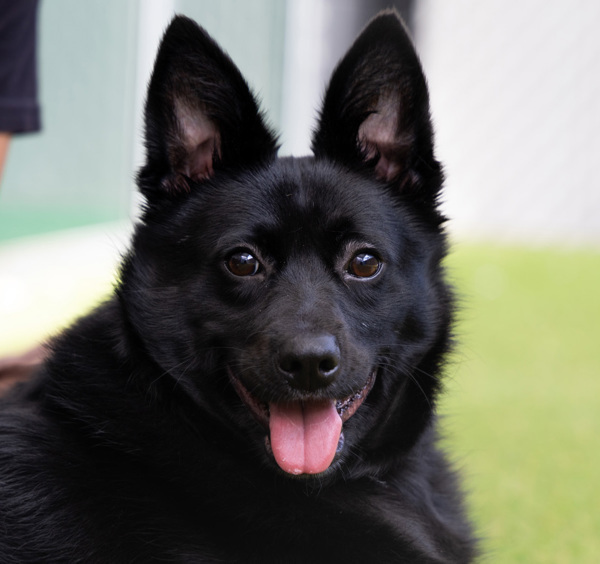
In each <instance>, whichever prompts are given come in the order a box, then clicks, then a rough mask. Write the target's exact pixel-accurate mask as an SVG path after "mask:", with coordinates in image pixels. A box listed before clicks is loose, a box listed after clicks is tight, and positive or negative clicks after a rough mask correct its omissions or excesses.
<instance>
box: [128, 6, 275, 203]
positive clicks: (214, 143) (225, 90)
mask: <svg viewBox="0 0 600 564" xmlns="http://www.w3.org/2000/svg"><path fill="white" fill-rule="evenodd" d="M145 136H146V164H145V165H144V167H143V168H142V169H141V170H140V173H139V175H138V184H139V186H140V190H141V191H142V193H143V194H144V195H145V196H146V197H147V199H148V200H149V201H150V202H152V201H153V200H155V199H157V198H159V199H160V197H164V196H166V197H178V196H180V195H182V194H186V193H188V192H190V191H191V190H192V189H193V188H195V187H198V186H199V185H201V184H202V183H203V182H204V181H206V180H208V179H209V178H211V177H212V176H214V175H215V174H218V170H219V169H223V168H229V169H231V168H236V167H237V168H242V167H248V166H251V165H253V164H255V163H257V162H263V161H265V160H268V159H270V158H272V157H273V156H274V155H275V153H276V150H277V142H276V138H275V136H274V134H273V133H272V132H271V131H270V129H269V128H268V127H267V126H266V125H265V122H264V120H263V117H262V114H261V112H260V111H259V108H258V104H257V102H256V100H255V98H254V96H253V95H252V93H251V91H250V88H249V87H248V85H247V83H246V81H245V80H244V78H243V76H242V74H241V73H240V71H239V69H238V68H237V67H236V66H235V64H234V63H233V62H232V60H231V59H230V58H229V56H228V55H227V54H226V53H225V52H224V51H223V50H222V49H221V48H220V47H219V46H218V45H217V43H216V42H215V41H214V40H213V39H212V38H211V37H210V36H209V35H208V33H206V31H205V30H204V29H202V28H201V27H200V26H198V25H197V24H196V23H195V22H194V21H193V20H191V19H189V18H186V17H184V16H176V17H175V18H174V19H173V21H172V22H171V24H170V25H169V27H168V28H167V30H166V31H165V34H164V37H163V39H162V42H161V45H160V47H159V50H158V54H157V56H156V62H155V64H154V70H153V72H152V78H151V79H150V84H149V86H148V97H147V100H146V108H145ZM157 201H159V200H157Z"/></svg>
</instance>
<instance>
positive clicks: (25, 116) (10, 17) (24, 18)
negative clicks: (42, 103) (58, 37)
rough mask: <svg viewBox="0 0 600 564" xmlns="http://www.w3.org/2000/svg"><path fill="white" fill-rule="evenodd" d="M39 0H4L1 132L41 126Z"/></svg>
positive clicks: (0, 10) (0, 6)
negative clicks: (38, 51) (37, 44)
mask: <svg viewBox="0 0 600 564" xmlns="http://www.w3.org/2000/svg"><path fill="white" fill-rule="evenodd" d="M37 8H38V0H0V132H10V133H23V132H27V131H37V130H39V129H40V108H39V103H38V92H37V91H38V88H37V60H36V38H37Z"/></svg>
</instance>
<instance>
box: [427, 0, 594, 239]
mask: <svg viewBox="0 0 600 564" xmlns="http://www.w3.org/2000/svg"><path fill="white" fill-rule="evenodd" d="M418 7H419V8H418V12H417V15H416V28H417V29H416V36H417V42H418V46H419V50H420V53H421V57H422V60H423V64H424V66H425V69H426V72H427V74H428V79H429V84H430V90H431V100H432V108H433V114H434V119H435V125H436V130H437V140H438V147H439V150H438V155H439V157H440V158H441V159H442V160H443V161H444V163H445V166H446V172H447V183H446V200H447V201H446V209H447V213H448V215H449V216H450V217H451V218H452V220H453V221H452V223H451V228H452V230H453V231H454V232H455V233H456V234H458V235H460V236H470V237H473V236H474V237H481V238H493V239H502V240H517V241H525V242H529V243H555V242H558V243H564V244H582V243H583V244H589V243H592V244H594V245H598V244H600V134H599V132H600V32H599V28H600V2H592V1H589V0H572V1H570V2H544V1H543V0H520V1H517V0H508V1H507V0H486V1H485V2H478V1H476V0H454V1H452V2H448V1H447V0H420V2H419V3H418Z"/></svg>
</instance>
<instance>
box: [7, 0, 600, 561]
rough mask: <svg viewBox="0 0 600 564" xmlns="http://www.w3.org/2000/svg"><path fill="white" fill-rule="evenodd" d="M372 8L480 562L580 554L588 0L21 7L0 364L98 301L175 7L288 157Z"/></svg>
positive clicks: (597, 308)
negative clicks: (430, 139) (440, 167)
mask: <svg viewBox="0 0 600 564" xmlns="http://www.w3.org/2000/svg"><path fill="white" fill-rule="evenodd" d="M388 6H395V7H396V8H397V9H398V10H399V11H400V12H401V13H402V14H403V16H404V18H405V20H406V22H407V24H408V26H409V28H410V30H411V32H412V34H413V37H414V39H415V43H416V45H417V49H418V51H419V53H420V55H421V59H422V62H423V66H424V68H425V72H426V75H427V77H428V80H429V85H430V94H431V106H432V113H433V118H434V124H435V129H436V133H437V143H438V151H437V152H438V157H439V158H440V160H442V162H443V163H444V165H445V169H446V173H447V182H446V189H445V199H444V203H443V205H444V208H445V210H446V212H447V214H448V215H449V217H450V218H451V221H450V222H449V224H448V228H449V232H450V234H451V237H452V240H453V241H454V251H453V252H452V253H451V255H450V257H449V259H448V270H449V273H450V276H451V278H452V279H453V280H454V282H455V285H456V287H457V291H458V294H459V296H460V299H461V302H462V310H461V315H460V320H459V326H458V336H459V346H458V347H457V351H456V353H455V356H454V359H453V362H452V363H451V365H450V366H449V367H448V370H447V372H448V374H447V381H448V390H447V392H448V393H447V394H446V397H445V399H444V401H443V403H442V405H441V408H440V411H441V413H442V415H443V417H444V421H445V426H446V427H445V428H446V430H447V433H446V435H447V436H446V438H445V439H444V440H445V444H446V446H447V447H448V450H449V451H450V452H451V453H452V456H453V458H454V459H455V461H456V463H457V465H458V466H460V467H464V472H463V474H464V477H465V485H466V489H467V490H468V494H469V503H470V507H471V512H472V514H473V517H474V520H475V522H476V525H477V528H478V530H479V533H480V534H481V536H482V537H483V539H484V541H483V546H484V549H485V552H486V554H487V556H486V559H484V561H489V562H507V563H514V562H523V563H525V562H526V563H542V562H548V563H549V562H553V563H574V562H577V563H582V562H583V563H587V562H589V563H592V562H594V563H595V562H598V561H599V560H598V559H599V558H600V556H599V555H600V535H599V534H598V531H600V488H599V487H598V485H597V484H598V478H597V473H598V471H597V469H598V467H600V448H599V447H600V442H599V441H598V436H600V377H599V376H600V326H599V325H600V324H599V321H598V320H599V319H600V218H599V216H600V166H599V160H600V135H599V131H600V34H599V33H598V29H599V26H600V3H597V2H590V1H586V0H573V1H571V2H551V3H549V2H544V1H543V0H520V1H518V2H517V1H516V0H508V1H507V0H488V1H486V2H477V1H476V0H455V1H454V2H444V1H443V0H407V1H402V2H383V1H382V2H379V1H376V0H251V1H248V0H219V1H216V0H127V1H125V2H123V1H122V0H86V2H81V1H79V0H42V2H41V4H40V9H39V14H38V71H39V86H40V90H39V99H40V104H41V110H42V129H41V131H40V132H39V133H34V134H28V135H15V136H13V138H12V140H11V143H10V148H9V152H8V157H7V162H6V165H5V169H4V172H3V175H2V179H1V185H0V356H7V355H11V354H15V353H18V352H20V351H23V350H26V349H28V348H29V347H32V346H33V345H35V344H36V343H38V342H40V341H42V340H44V339H46V338H47V337H48V336H50V335H52V334H53V333H55V332H56V331H58V330H60V328H61V327H62V326H64V325H65V324H66V323H68V322H69V321H70V320H72V319H73V317H75V316H77V315H80V314H82V313H84V312H85V311H87V310H88V309H90V308H91V307H93V305H94V304H96V303H98V302H99V301H100V300H101V299H102V298H103V297H104V296H105V295H106V294H107V293H108V292H109V291H110V289H111V286H112V284H113V283H114V280H115V267H116V264H117V263H118V260H119V257H120V255H121V253H122V252H123V249H124V248H125V247H126V245H127V242H128V238H129V234H130V232H131V226H132V222H133V221H134V220H135V217H136V214H137V210H138V206H139V201H138V198H137V196H136V194H135V186H134V176H135V172H136V169H137V168H138V166H139V165H140V164H141V162H142V159H143V149H142V140H141V130H142V124H141V112H142V107H143V102H144V96H145V88H146V85H147V81H148V78H149V74H150V71H151V67H152V64H153V59H154V56H155V52H156V47H157V44H158V41H159V39H160V36H161V34H162V32H163V30H164V28H165V26H166V25H167V23H168V21H169V20H170V18H171V17H172V15H173V14H174V13H175V12H178V13H183V14H186V15H188V16H190V17H192V18H194V19H196V20H197V21H198V22H199V23H200V24H201V25H202V26H204V27H205V28H206V29H207V30H208V31H209V33H211V34H212V35H213V37H215V38H216V39H217V41H218V42H219V43H220V44H221V45H222V46H223V47H224V48H225V49H226V50H227V51H228V52H229V54H230V55H231V57H232V58H233V60H234V61H235V62H236V63H237V64H238V65H239V67H240V68H241V70H242V72H243V73H244V75H245V76H246V78H247V79H248V81H249V83H250V85H251V86H252V87H253V89H254V91H255V92H256V93H257V94H258V95H259V97H260V99H261V100H262V102H263V108H264V109H265V110H266V113H267V116H268V118H269V120H270V122H271V123H272V125H273V126H274V127H275V128H276V129H278V130H279V131H280V132H281V142H282V150H281V153H282V154H295V155H302V154H307V153H308V152H309V149H308V148H309V144H310V132H311V130H312V127H313V124H314V121H315V117H316V111H317V108H318V107H319V105H320V99H321V95H322V92H323V88H324V86H325V84H326V82H327V79H328V77H329V75H330V73H331V70H332V69H333V67H334V65H335V63H336V62H337V60H338V59H339V57H340V56H341V55H342V54H343V53H344V51H345V50H346V49H347V47H348V46H349V45H350V43H351V42H352V40H353V38H354V37H355V36H356V34H357V33H358V32H359V31H360V29H361V28H362V27H363V26H364V25H365V23H366V22H367V21H368V19H369V18H370V17H372V16H373V15H374V14H375V13H376V12H377V11H378V10H379V9H381V8H385V7H388ZM0 16H1V15H0Z"/></svg>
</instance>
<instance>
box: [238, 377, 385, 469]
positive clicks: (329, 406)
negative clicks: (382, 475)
mask: <svg viewBox="0 0 600 564" xmlns="http://www.w3.org/2000/svg"><path fill="white" fill-rule="evenodd" d="M375 375H376V370H373V372H372V373H371V375H370V376H369V378H368V379H367V382H366V384H365V385H364V386H363V387H362V388H361V389H360V390H359V391H357V392H355V393H353V394H351V395H349V396H347V397H345V398H342V399H338V400H334V399H314V400H311V399H306V400H300V401H289V402H271V403H266V402H264V401H261V400H259V399H258V398H256V397H255V396H254V395H253V394H252V393H250V392H249V391H248V389H247V388H246V386H244V384H242V382H241V381H240V380H239V379H238V378H236V377H235V376H234V375H233V373H232V372H231V370H230V371H229V376H230V379H231V382H232V384H233V386H234V388H235V390H236V391H237V393H238V395H239V396H240V398H241V399H242V400H243V402H244V403H245V404H246V406H247V407H248V409H249V410H250V412H251V413H252V415H253V416H254V417H255V418H256V419H257V421H258V422H259V423H260V424H261V425H262V426H263V427H265V429H267V430H268V435H267V438H266V442H267V448H268V450H269V451H270V452H271V453H272V454H273V457H274V458H275V461H276V462H277V464H278V466H279V467H280V468H281V469H282V470H283V471H285V472H287V473H288V474H294V475H299V474H320V473H322V472H325V471H326V470H327V469H328V468H329V466H330V465H331V463H332V462H333V459H334V458H335V455H336V454H337V453H338V452H340V451H341V450H342V448H343V445H344V433H343V429H342V426H343V424H344V423H345V422H346V421H347V420H348V419H350V417H352V416H353V415H354V414H355V413H356V410H357V409H358V408H359V407H360V406H361V405H362V403H363V402H364V400H365V398H366V397H367V395H368V394H369V392H370V391H371V389H372V387H373V384H374V383H375Z"/></svg>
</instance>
